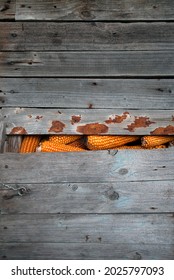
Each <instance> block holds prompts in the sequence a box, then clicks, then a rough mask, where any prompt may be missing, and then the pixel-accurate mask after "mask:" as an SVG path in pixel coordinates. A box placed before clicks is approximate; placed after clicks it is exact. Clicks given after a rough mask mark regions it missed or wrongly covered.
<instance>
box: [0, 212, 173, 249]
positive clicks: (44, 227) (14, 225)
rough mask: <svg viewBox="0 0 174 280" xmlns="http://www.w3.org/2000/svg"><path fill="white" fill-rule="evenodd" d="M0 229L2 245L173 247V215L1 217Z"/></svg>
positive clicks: (41, 215)
mask: <svg viewBox="0 0 174 280" xmlns="http://www.w3.org/2000/svg"><path fill="white" fill-rule="evenodd" d="M0 226H1V229H2V230H1V231H0V240H1V242H20V243H22V242H33V243H35V242H55V243H56V242H58V243H59V242H63V243H64V242H67V243H85V241H86V242H88V243H101V244H121V243H131V244H146V243H147V244H170V245H173V244H174V235H173V230H174V216H173V215H172V214H167V215H165V214H153V215H148V214H144V215H141V214H139V215H133V214H128V215H125V214H116V215H113V214H112V215H111V214H110V215H104V214H103V215H102V214H100V215H90V214H89V215H87V214H86V215H83V214H75V215H73V214H72V215H70V214H64V215H60V214H58V215H53V214H52V215H51V214H48V215H46V214H40V215H37V214H36V215H34V216H33V215H30V214H28V215H2V216H1V222H0ZM137 231H139V234H138V235H137Z"/></svg>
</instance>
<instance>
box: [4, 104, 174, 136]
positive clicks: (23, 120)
mask: <svg viewBox="0 0 174 280" xmlns="http://www.w3.org/2000/svg"><path fill="white" fill-rule="evenodd" d="M2 114H3V117H4V120H5V122H6V124H7V127H6V134H7V135H8V134H79V135H83V134H88V135H92V134H103V135H107V134H108V135H112V134H115V135H149V134H153V135H155V134H160V135H162V134H166V135H174V121H173V118H174V111H173V110H165V111H164V110H128V111H125V109H124V110H123V109H116V110H115V109H93V110H89V109H59V108H57V109H44V110H43V109H37V108H3V109H2ZM74 116H77V117H78V118H79V119H78V121H77V122H75V123H74V122H73V118H74ZM21 127H22V129H21Z"/></svg>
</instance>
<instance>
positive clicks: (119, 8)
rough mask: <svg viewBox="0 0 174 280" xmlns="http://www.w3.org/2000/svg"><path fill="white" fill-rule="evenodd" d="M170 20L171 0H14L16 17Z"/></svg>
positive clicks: (173, 16) (172, 12) (173, 8)
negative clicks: (15, 2) (140, 0)
mask: <svg viewBox="0 0 174 280" xmlns="http://www.w3.org/2000/svg"><path fill="white" fill-rule="evenodd" d="M159 19H160V20H173V19H174V3H173V1H172V0H165V1H164V0H154V1H153V3H152V2H150V1H148V2H147V1H142V3H141V5H140V4H139V1H138V0H117V1H114V0H108V1H105V0H94V1H91V0H90V1H81V0H73V1H71V0H68V1H66V2H65V1H56V2H55V1H47V0H38V1H34V0H25V1H24V0H17V11H16V20H92V21H94V20H124V21H126V20H159Z"/></svg>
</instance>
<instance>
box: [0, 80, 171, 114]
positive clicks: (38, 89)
mask: <svg viewBox="0 0 174 280" xmlns="http://www.w3.org/2000/svg"><path fill="white" fill-rule="evenodd" d="M0 105H1V106H2V107H9V106H10V107H12V106H13V107H37V108H39V107H44V108H45V107H58V108H77V109H78V108H96V109H97V108H99V109H101V108H103V109H107V108H115V109H116V108H125V109H126V110H127V109H143V110H145V109H163V110H166V109H168V110H170V109H172V110H173V108H174V80H173V79H146V80H143V79H117V80H115V79H71V78H70V79H69V80H68V82H67V79H58V78H44V79H42V78H18V79H16V78H1V79H0Z"/></svg>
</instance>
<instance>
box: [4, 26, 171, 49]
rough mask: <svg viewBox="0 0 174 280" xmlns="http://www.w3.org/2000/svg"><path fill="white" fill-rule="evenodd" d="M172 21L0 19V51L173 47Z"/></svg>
mask: <svg viewBox="0 0 174 280" xmlns="http://www.w3.org/2000/svg"><path fill="white" fill-rule="evenodd" d="M173 34H174V23H173V22H168V23H166V22H158V23H156V22H153V23H152V22H151V23H147V22H146V23H144V22H139V23H129V24H128V23H112V22H95V23H93V22H92V23H91V22H80V23H79V22H78V23H76V22H74V23H73V24H72V23H67V22H66V23H62V22H23V23H22V22H13V23H12V22H5V23H3V22H1V23H0V49H1V51H60V50H63V51H74V50H80V51H81V50H83V51H85V50H88V51H89V50H91V51H92V50H96V51H99V50H100V51H107V50H113V51H115V50H166V49H171V50H172V49H174V35H173Z"/></svg>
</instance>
